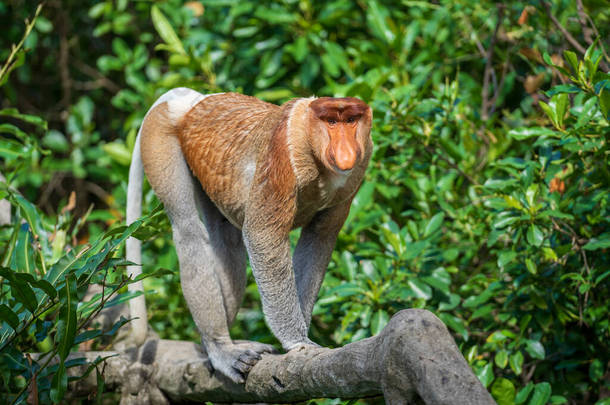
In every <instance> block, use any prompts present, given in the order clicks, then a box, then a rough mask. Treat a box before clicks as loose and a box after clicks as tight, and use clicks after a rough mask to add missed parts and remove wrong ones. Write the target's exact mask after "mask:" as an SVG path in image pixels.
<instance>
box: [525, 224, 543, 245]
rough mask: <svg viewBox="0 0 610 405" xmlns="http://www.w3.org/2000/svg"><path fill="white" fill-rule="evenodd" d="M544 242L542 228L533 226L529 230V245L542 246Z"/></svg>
mask: <svg viewBox="0 0 610 405" xmlns="http://www.w3.org/2000/svg"><path fill="white" fill-rule="evenodd" d="M543 241H544V234H543V233H542V230H541V229H540V227H538V226H536V225H534V224H532V225H530V226H529V228H528V229H527V243H529V244H530V245H532V246H540V245H542V242H543Z"/></svg>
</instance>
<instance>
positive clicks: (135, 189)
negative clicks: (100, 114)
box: [125, 133, 148, 346]
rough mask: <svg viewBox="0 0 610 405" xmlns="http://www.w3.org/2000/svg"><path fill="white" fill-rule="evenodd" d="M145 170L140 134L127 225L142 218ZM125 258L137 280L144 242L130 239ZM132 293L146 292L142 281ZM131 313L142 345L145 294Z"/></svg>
mask: <svg viewBox="0 0 610 405" xmlns="http://www.w3.org/2000/svg"><path fill="white" fill-rule="evenodd" d="M143 175H144V169H143V166H142V157H141V156H140V134H139V133H138V137H137V138H136V143H135V145H134V148H133V154H132V155H131V165H130V166H129V181H128V183H127V225H130V224H132V223H133V222H134V221H135V220H137V219H138V218H140V216H142V181H143ZM125 258H126V259H127V260H128V261H130V262H133V263H136V265H135V266H127V274H128V275H129V276H130V277H132V278H135V277H137V276H139V275H140V274H142V266H141V263H142V242H140V241H139V240H138V239H136V238H133V237H130V238H128V239H127V243H126V245H125ZM128 289H129V291H130V292H137V291H144V286H143V285H142V281H138V282H137V283H133V284H129V286H128ZM129 312H130V314H131V318H132V319H133V320H132V321H131V338H132V339H133V342H134V343H135V344H136V345H138V346H139V345H141V344H142V343H144V341H145V340H146V334H147V332H148V319H147V315H146V300H145V298H144V294H142V295H140V296H138V297H136V298H133V299H131V300H129Z"/></svg>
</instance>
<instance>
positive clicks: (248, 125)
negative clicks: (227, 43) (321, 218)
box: [176, 93, 370, 228]
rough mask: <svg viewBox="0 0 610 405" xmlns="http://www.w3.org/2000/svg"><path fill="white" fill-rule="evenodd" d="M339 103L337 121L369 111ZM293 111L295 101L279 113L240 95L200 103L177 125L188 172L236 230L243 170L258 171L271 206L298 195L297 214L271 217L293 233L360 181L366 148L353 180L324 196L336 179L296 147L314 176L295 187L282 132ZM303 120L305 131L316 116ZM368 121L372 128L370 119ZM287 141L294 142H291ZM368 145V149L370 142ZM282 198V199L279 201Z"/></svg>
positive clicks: (315, 158) (302, 137)
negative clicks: (248, 167) (252, 168)
mask: <svg viewBox="0 0 610 405" xmlns="http://www.w3.org/2000/svg"><path fill="white" fill-rule="evenodd" d="M318 100H324V101H325V103H318V105H319V106H321V107H322V108H323V109H324V111H326V113H327V114H328V111H330V114H332V111H333V110H332V108H330V107H329V106H328V103H329V102H328V100H327V99H326V98H325V99H318ZM318 100H316V101H318ZM331 100H332V99H331ZM340 100H345V103H346V105H347V107H346V109H344V110H342V114H341V115H340V116H339V117H338V118H341V117H343V116H348V115H350V114H352V115H353V114H359V115H360V116H361V115H363V114H365V113H366V112H367V111H370V110H368V107H366V105H364V106H365V107H366V109H367V110H364V109H363V108H361V107H360V106H359V105H357V106H356V107H354V106H353V100H355V99H340ZM316 101H314V102H313V103H316ZM313 103H312V104H313ZM350 103H352V104H350ZM293 105H294V100H293V101H291V102H289V103H286V104H284V105H283V106H281V107H278V106H276V105H273V104H269V103H266V102H263V101H261V100H258V99H256V98H254V97H250V96H245V95H241V94H236V93H227V94H219V95H213V96H209V97H207V98H206V99H204V100H202V101H201V102H199V104H197V105H196V106H195V107H194V108H193V109H192V110H191V111H189V112H188V113H187V114H186V115H185V116H184V117H183V118H182V120H181V121H180V123H179V124H178V127H177V129H176V134H177V136H178V138H179V139H180V144H181V146H182V150H183V151H184V156H185V158H186V161H187V162H188V165H189V167H190V168H191V170H192V171H193V173H194V174H195V176H196V177H197V178H198V179H199V181H200V182H201V185H202V187H203V189H204V190H205V191H206V193H207V194H208V196H209V197H210V198H211V199H212V201H214V202H215V203H216V204H217V206H219V208H220V209H221V211H222V212H223V213H224V214H225V215H226V216H227V218H228V219H229V220H230V221H231V222H232V223H233V224H235V225H236V226H240V227H241V225H242V224H243V220H244V215H245V212H244V210H245V204H246V202H247V200H248V193H247V191H248V190H249V187H250V185H249V184H247V180H248V179H245V178H244V172H245V168H244V165H247V164H255V165H256V173H257V176H258V179H257V181H258V183H261V184H258V183H254V184H255V186H256V187H261V190H264V191H265V192H264V193H263V195H273V196H274V198H275V199H272V198H268V199H267V200H268V201H269V202H270V203H271V202H273V201H276V202H277V204H279V203H280V202H282V201H283V200H285V199H286V198H288V197H289V196H290V195H292V194H293V193H295V192H296V193H297V194H295V196H296V197H298V199H297V201H295V205H296V207H298V208H297V211H296V214H295V213H292V212H290V210H286V209H281V210H280V209H278V211H277V213H276V214H275V215H276V216H277V220H280V219H285V220H287V221H290V226H291V228H294V227H299V226H303V225H305V224H306V223H308V222H309V220H311V218H312V217H313V215H314V214H315V213H316V212H317V211H318V210H319V209H320V207H321V206H322V207H323V206H332V205H336V204H337V203H339V202H341V201H345V200H346V199H348V198H349V197H350V196H352V195H353V194H354V192H355V191H356V189H357V187H358V185H359V184H360V181H361V180H362V175H363V172H364V170H365V168H366V165H367V163H368V159H369V157H370V145H369V144H366V145H362V147H361V148H362V149H363V150H364V154H365V156H362V157H361V162H360V164H359V165H358V166H356V167H355V168H354V169H353V170H354V173H353V175H352V176H350V178H349V179H348V180H347V181H346V183H345V184H344V185H343V187H341V188H339V189H337V190H331V192H330V193H328V191H329V190H330V189H331V188H332V187H331V183H332V181H333V177H336V176H338V175H337V174H336V173H333V172H332V171H329V170H328V169H327V168H326V167H324V163H323V162H321V161H320V157H319V156H315V154H314V153H313V152H312V150H311V145H309V144H306V145H300V148H299V149H301V150H299V151H298V153H301V154H302V153H306V154H307V155H308V156H307V157H308V159H307V160H308V162H307V164H309V165H310V166H313V167H309V170H310V171H314V172H315V176H311V175H310V176H309V178H307V179H306V180H305V181H303V182H301V183H300V184H297V183H296V182H295V173H293V171H292V168H291V166H290V156H289V150H288V143H289V142H290V141H289V140H288V139H287V136H288V133H287V128H286V125H287V120H288V115H289V114H290V112H291V108H292V107H293ZM304 118H305V119H307V121H308V122H307V124H308V125H311V123H312V121H313V122H315V121H319V118H318V117H317V116H315V115H312V116H311V117H304ZM368 119H369V121H368V125H369V126H370V117H369V118H368ZM301 131H303V129H301ZM291 135H292V137H293V138H295V137H296V138H297V140H296V141H297V142H301V143H303V142H307V141H309V139H307V134H304V133H303V134H291ZM291 141H292V142H295V140H294V139H291ZM368 142H369V143H370V140H369V141H368ZM331 148H332V143H331ZM303 149H305V151H303ZM307 149H309V150H307ZM253 180H254V179H253ZM266 182H269V185H265V184H263V183H266ZM244 191H246V192H244ZM280 196H282V198H279V197H280ZM285 202H286V201H283V203H285ZM273 205H275V204H273ZM290 216H293V217H294V218H290Z"/></svg>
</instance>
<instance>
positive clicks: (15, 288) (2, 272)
mask: <svg viewBox="0 0 610 405" xmlns="http://www.w3.org/2000/svg"><path fill="white" fill-rule="evenodd" d="M18 274H19V273H17V272H14V271H13V270H11V269H8V268H6V267H1V268H0V276H2V277H4V278H5V279H7V280H8V281H9V284H10V286H11V289H10V291H11V295H12V296H13V297H14V298H15V299H16V300H17V301H18V302H20V303H22V304H23V305H24V306H25V307H26V308H27V309H28V311H30V312H32V313H34V311H36V308H38V302H37V300H36V294H34V290H32V288H31V287H30V286H29V285H28V283H27V282H26V281H25V280H24V279H23V278H20V277H17V275H18ZM22 274H24V275H27V276H30V277H31V275H30V274H28V273H22Z"/></svg>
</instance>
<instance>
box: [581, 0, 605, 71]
mask: <svg viewBox="0 0 610 405" xmlns="http://www.w3.org/2000/svg"><path fill="white" fill-rule="evenodd" d="M576 6H577V8H578V20H579V21H580V25H581V27H582V34H583V36H584V37H585V41H587V43H588V44H589V45H591V44H592V43H593V38H592V35H591V33H593V34H594V35H595V37H596V38H600V35H599V31H598V30H597V27H596V26H595V23H594V22H593V20H592V19H591V17H590V16H589V14H587V13H586V11H585V7H584V6H583V4H582V0H576ZM587 24H588V25H589V26H587ZM599 47H600V49H601V51H602V54H603V55H604V58H605V59H606V61H610V57H609V56H608V54H607V53H606V48H605V47H604V42H603V41H601V40H600V41H599ZM600 65H602V68H603V69H605V70H606V71H608V70H609V69H608V66H607V64H606V63H605V62H604V61H602V62H601V63H600ZM604 66H605V67H604Z"/></svg>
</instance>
